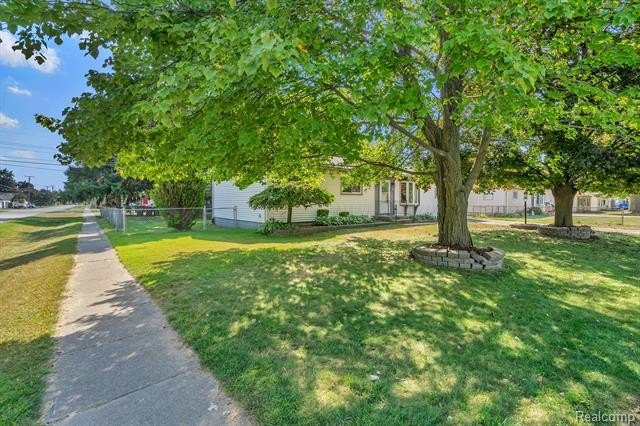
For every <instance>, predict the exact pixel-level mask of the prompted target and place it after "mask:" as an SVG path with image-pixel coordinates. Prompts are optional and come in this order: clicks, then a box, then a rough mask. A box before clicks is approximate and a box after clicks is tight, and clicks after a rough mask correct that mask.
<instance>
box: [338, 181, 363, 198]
mask: <svg viewBox="0 0 640 426" xmlns="http://www.w3.org/2000/svg"><path fill="white" fill-rule="evenodd" d="M340 193H341V194H345V195H362V185H353V184H352V185H348V184H345V183H344V182H342V181H341V182H340Z"/></svg>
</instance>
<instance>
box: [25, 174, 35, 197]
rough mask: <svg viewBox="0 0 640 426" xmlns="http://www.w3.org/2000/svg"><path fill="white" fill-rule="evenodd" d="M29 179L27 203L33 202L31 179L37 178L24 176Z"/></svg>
mask: <svg viewBox="0 0 640 426" xmlns="http://www.w3.org/2000/svg"><path fill="white" fill-rule="evenodd" d="M24 177H26V178H27V180H28V182H29V185H27V201H29V202H31V178H33V177H35V176H30V175H24Z"/></svg>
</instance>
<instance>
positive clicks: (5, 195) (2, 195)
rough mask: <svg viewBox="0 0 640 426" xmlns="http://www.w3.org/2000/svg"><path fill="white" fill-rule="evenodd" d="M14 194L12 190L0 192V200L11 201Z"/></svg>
mask: <svg viewBox="0 0 640 426" xmlns="http://www.w3.org/2000/svg"><path fill="white" fill-rule="evenodd" d="M14 195H15V194H14V193H12V192H0V201H11V200H13V196H14Z"/></svg>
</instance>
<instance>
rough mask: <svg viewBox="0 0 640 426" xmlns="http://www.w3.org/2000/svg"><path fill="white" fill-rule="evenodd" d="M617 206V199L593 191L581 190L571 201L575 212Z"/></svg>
mask: <svg viewBox="0 0 640 426" xmlns="http://www.w3.org/2000/svg"><path fill="white" fill-rule="evenodd" d="M617 207H618V202H617V199H616V198H614V197H609V196H606V195H603V194H598V193H595V192H581V193H579V194H578V195H576V198H575V199H574V201H573V211H574V212H576V213H589V212H598V211H601V210H611V209H615V208H617Z"/></svg>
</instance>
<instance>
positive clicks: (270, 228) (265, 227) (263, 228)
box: [258, 219, 295, 235]
mask: <svg viewBox="0 0 640 426" xmlns="http://www.w3.org/2000/svg"><path fill="white" fill-rule="evenodd" d="M289 229H295V226H294V225H292V224H290V223H284V222H280V221H279V220H276V219H269V220H267V221H266V222H265V223H263V224H262V225H260V226H259V227H258V232H259V233H261V234H264V235H271V234H273V233H274V232H275V231H282V230H289Z"/></svg>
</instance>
